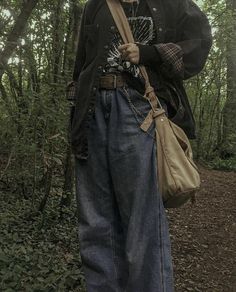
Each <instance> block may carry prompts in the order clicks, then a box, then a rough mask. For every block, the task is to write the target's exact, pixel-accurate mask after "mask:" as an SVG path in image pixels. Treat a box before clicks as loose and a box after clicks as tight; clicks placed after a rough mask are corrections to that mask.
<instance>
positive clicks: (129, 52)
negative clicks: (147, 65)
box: [118, 43, 139, 64]
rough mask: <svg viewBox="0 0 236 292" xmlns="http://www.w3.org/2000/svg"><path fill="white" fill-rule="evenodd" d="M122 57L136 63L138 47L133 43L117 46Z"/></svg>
mask: <svg viewBox="0 0 236 292" xmlns="http://www.w3.org/2000/svg"><path fill="white" fill-rule="evenodd" d="M118 50H119V52H120V53H121V56H122V59H124V60H126V61H130V62H132V63H135V64H137V63H138V61H139V47H138V46H137V45H136V44H133V43H127V44H123V45H120V46H119V47H118Z"/></svg>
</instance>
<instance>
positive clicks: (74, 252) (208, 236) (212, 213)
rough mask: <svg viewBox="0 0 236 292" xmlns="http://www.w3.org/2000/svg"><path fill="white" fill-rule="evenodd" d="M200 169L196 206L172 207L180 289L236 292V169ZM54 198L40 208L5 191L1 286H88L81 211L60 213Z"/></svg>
mask: <svg viewBox="0 0 236 292" xmlns="http://www.w3.org/2000/svg"><path fill="white" fill-rule="evenodd" d="M200 172H201V177H202V188H201V191H200V192H199V194H198V195H197V201H196V204H195V205H191V203H188V204H186V205H185V206H184V207H182V208H180V209H176V210H168V211H167V213H168V217H169V221H170V233H171V239H172V252H173V262H174V271H175V286H176V292H188V291H194V292H235V291H236V273H235V272H236V271H235V269H236V265H235V258H236V253H235V242H236V233H235V231H236V221H235V218H236V216H235V215H236V214H235V213H236V210H235V194H236V173H233V172H222V171H215V170H209V169H207V168H203V167H200ZM2 189H4V187H3V188H2ZM52 196H53V197H52V198H53V199H51V201H50V204H49V205H48V206H47V209H46V210H45V212H44V213H37V212H32V211H31V210H32V208H33V206H32V203H31V200H27V199H22V198H21V196H17V195H16V194H9V193H7V190H6V191H5V192H4V194H1V196H0V223H1V228H0V291H4V292H21V291H23V292H27V291H29V292H32V291H33V292H41V291H42V292H51V291H55V292H60V291H62V292H64V291H65V292H84V291H85V290H84V288H83V285H84V281H83V276H82V273H81V266H80V265H81V264H80V258H79V246H78V240H77V229H76V216H75V212H74V209H73V210H67V211H66V212H64V214H63V218H60V217H59V212H58V193H57V192H55V194H54V193H53V194H52ZM143 292H146V291H143Z"/></svg>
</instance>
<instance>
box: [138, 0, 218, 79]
mask: <svg viewBox="0 0 236 292" xmlns="http://www.w3.org/2000/svg"><path fill="white" fill-rule="evenodd" d="M177 14H178V15H177V21H176V41H175V43H160V44H154V45H153V46H154V47H155V49H156V54H157V55H156V56H154V55H153V54H146V53H145V51H147V49H146V48H143V49H142V50H140V54H141V56H140V60H141V61H142V63H143V64H144V65H148V64H150V63H151V61H154V62H155V63H154V64H158V67H159V68H160V71H161V73H162V74H163V75H165V76H166V77H167V78H178V79H188V78H190V77H192V76H194V75H196V74H198V73H199V72H200V71H201V70H202V69H203V67H204V65H205V63H206V60H207V57H208V54H209V50H210V48H211V46H212V34H211V27H210V25H209V22H208V19H207V17H206V15H205V14H204V13H203V12H202V11H201V10H200V8H199V7H198V6H197V5H196V4H195V3H194V2H193V1H192V0H180V1H179V7H178V13H177ZM145 56H147V57H145ZM151 58H152V60H150V59H151ZM156 62H158V63H156Z"/></svg>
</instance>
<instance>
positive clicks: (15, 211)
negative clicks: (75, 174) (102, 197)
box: [0, 194, 85, 292]
mask: <svg viewBox="0 0 236 292" xmlns="http://www.w3.org/2000/svg"><path fill="white" fill-rule="evenodd" d="M57 203H58V202H57V201H56V200H55V199H54V200H51V201H50V204H49V205H48V206H47V208H46V209H45V211H44V213H37V212H34V211H30V209H31V202H30V201H29V200H16V199H15V198H14V195H12V197H10V196H9V194H8V195H7V196H6V195H3V194H1V212H0V222H1V228H0V290H1V291H14V292H15V291H24V292H25V291H30V292H31V291H43V292H46V291H55V292H58V291H78V292H84V291H85V288H84V277H83V274H82V271H81V260H80V256H79V247H78V237H77V229H76V222H77V221H76V217H75V207H74V204H73V207H72V208H71V209H70V210H66V209H65V210H64V216H63V218H60V209H59V207H58V205H57Z"/></svg>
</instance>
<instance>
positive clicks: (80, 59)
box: [66, 4, 87, 101]
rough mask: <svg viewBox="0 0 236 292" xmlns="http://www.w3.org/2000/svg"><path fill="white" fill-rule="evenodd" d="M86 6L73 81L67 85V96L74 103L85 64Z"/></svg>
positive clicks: (80, 30)
mask: <svg viewBox="0 0 236 292" xmlns="http://www.w3.org/2000/svg"><path fill="white" fill-rule="evenodd" d="M86 6H87V4H85V6H84V8H83V12H82V16H81V20H80V28H79V36H78V44H77V49H76V58H75V62H74V69H73V74H72V80H71V81H69V82H68V83H67V86H66V96H67V99H68V100H71V101H73V100H74V98H75V93H76V86H77V81H78V79H79V75H80V72H81V70H82V68H83V65H84V62H85V55H86V51H85V47H84V25H85V18H86V17H85V14H86Z"/></svg>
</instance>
